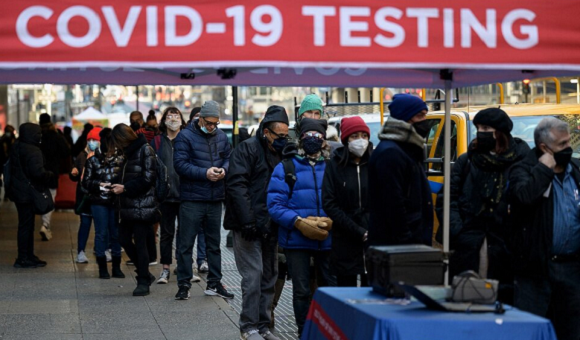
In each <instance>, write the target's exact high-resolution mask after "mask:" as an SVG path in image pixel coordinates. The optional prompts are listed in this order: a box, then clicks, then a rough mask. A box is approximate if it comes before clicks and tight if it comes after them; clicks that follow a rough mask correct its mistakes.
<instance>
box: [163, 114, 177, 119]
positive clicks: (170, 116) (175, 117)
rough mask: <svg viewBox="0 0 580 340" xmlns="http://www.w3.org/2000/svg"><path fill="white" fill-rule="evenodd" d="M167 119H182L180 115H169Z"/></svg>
mask: <svg viewBox="0 0 580 340" xmlns="http://www.w3.org/2000/svg"><path fill="white" fill-rule="evenodd" d="M166 119H168V120H179V119H181V117H180V116H179V115H178V114H168V115H167V117H166Z"/></svg>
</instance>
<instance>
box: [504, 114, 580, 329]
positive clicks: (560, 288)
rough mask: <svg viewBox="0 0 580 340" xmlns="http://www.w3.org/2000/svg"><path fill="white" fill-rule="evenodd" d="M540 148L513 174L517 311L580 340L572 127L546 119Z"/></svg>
mask: <svg viewBox="0 0 580 340" xmlns="http://www.w3.org/2000/svg"><path fill="white" fill-rule="evenodd" d="M534 141H535V144H536V147H535V148H534V149H532V150H531V151H530V152H529V153H528V154H527V155H526V157H525V158H524V159H523V160H522V161H521V162H519V163H516V164H515V165H514V166H513V168H512V169H511V170H510V174H509V189H508V190H509V192H510V208H511V215H512V216H511V217H510V220H511V221H512V231H513V235H512V244H513V246H512V249H513V259H514V267H513V268H514V271H515V299H514V300H515V306H516V307H517V308H519V309H522V310H525V311H527V312H531V313H533V314H536V315H539V316H542V317H546V318H549V319H550V320H551V321H552V323H553V324H554V328H555V330H556V335H557V336H558V339H560V340H577V339H580V323H578V315H580V286H579V285H578V283H579V282H580V213H579V207H580V196H579V194H578V192H579V190H580V162H579V161H578V160H577V159H575V158H572V154H573V150H572V148H571V144H570V143H571V136H570V130H569V127H568V124H567V123H566V122H564V121H561V120H559V119H557V118H554V117H548V118H544V119H542V120H541V121H540V123H539V124H538V125H537V126H536V129H535V130H534Z"/></svg>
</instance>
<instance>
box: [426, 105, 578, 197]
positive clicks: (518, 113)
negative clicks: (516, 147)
mask: <svg viewBox="0 0 580 340" xmlns="http://www.w3.org/2000/svg"><path fill="white" fill-rule="evenodd" d="M488 107H491V106H478V107H469V108H459V109H452V111H451V162H452V163H453V162H455V160H456V159H457V157H459V156H461V155H462V154H463V153H465V152H467V148H468V146H469V143H471V141H472V140H473V139H474V138H475V136H476V134H477V128H476V127H475V125H474V124H473V118H474V117H475V115H476V114H477V113H478V112H479V111H481V110H483V109H486V108H488ZM493 107H497V106H493ZM501 109H502V110H504V111H505V112H506V113H507V114H508V116H510V118H511V120H512V122H513V124H514V127H513V130H512V132H511V134H512V136H513V137H517V138H521V139H522V140H524V141H525V142H527V143H528V145H529V146H530V148H534V147H535V145H534V129H535V128H536V126H537V125H538V123H539V122H540V121H541V120H542V119H543V118H545V117H555V118H558V119H561V120H563V121H565V122H566V123H568V125H569V126H570V134H571V136H572V139H571V144H572V149H573V150H574V154H573V157H576V158H580V105H578V104H572V105H569V104H541V105H539V104H516V105H501ZM427 119H428V120H429V122H430V123H431V131H430V133H429V137H428V138H427V149H426V152H427V157H428V158H429V159H428V173H427V177H428V179H429V182H430V184H431V187H432V190H433V192H437V191H438V190H439V189H440V187H441V183H443V174H442V172H443V163H442V162H441V159H442V158H443V156H444V155H443V150H444V143H445V138H444V136H443V125H444V124H443V123H444V119H445V112H443V111H436V112H430V113H429V114H427ZM435 199H436V194H435V193H434V194H433V201H435Z"/></svg>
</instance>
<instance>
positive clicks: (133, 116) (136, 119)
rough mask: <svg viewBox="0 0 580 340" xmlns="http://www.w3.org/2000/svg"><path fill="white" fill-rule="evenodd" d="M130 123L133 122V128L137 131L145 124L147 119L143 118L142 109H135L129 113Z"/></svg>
mask: <svg viewBox="0 0 580 340" xmlns="http://www.w3.org/2000/svg"><path fill="white" fill-rule="evenodd" d="M129 123H130V124H131V125H130V126H131V129H133V131H137V130H139V129H140V128H142V127H143V125H145V120H144V119H143V113H141V111H133V112H131V113H130V114H129Z"/></svg>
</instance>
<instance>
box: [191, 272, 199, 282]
mask: <svg viewBox="0 0 580 340" xmlns="http://www.w3.org/2000/svg"><path fill="white" fill-rule="evenodd" d="M192 275H193V276H192V277H191V282H201V278H200V277H199V276H197V275H195V274H192Z"/></svg>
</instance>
